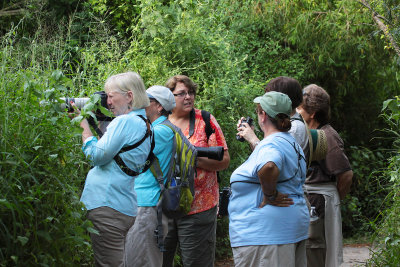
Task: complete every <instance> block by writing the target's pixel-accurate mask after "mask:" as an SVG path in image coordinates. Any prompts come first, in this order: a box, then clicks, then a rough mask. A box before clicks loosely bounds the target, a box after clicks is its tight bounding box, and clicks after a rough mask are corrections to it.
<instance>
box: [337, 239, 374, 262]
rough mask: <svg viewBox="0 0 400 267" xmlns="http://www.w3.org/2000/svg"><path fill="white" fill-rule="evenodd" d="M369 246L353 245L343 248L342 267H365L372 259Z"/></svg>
mask: <svg viewBox="0 0 400 267" xmlns="http://www.w3.org/2000/svg"><path fill="white" fill-rule="evenodd" d="M369 250H370V246H369V245H368V244H351V245H345V246H344V247H343V264H342V265H341V266H340V267H353V266H365V263H366V262H367V260H368V259H369V257H370V251H369Z"/></svg>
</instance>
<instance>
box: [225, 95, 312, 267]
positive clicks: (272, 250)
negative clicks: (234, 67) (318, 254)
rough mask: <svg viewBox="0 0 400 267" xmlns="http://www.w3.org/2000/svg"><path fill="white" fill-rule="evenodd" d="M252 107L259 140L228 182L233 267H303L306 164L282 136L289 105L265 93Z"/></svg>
mask: <svg viewBox="0 0 400 267" xmlns="http://www.w3.org/2000/svg"><path fill="white" fill-rule="evenodd" d="M254 103H256V104H257V109H256V113H257V117H258V124H259V126H260V128H261V130H262V131H263V133H264V138H263V139H262V140H261V141H260V142H259V143H258V144H256V145H255V148H254V151H253V152H252V153H251V155H250V156H249V158H248V159H247V160H246V161H245V162H244V163H243V164H242V165H241V166H239V167H238V168H237V169H236V170H235V171H234V172H233V173H232V176H231V179H230V182H231V190H232V195H231V198H230V202H229V206H228V211H229V236H230V241H231V246H232V251H233V258H234V262H235V266H237V267H238V266H255V267H262V266H291V267H306V266H307V260H306V239H307V237H308V225H309V220H310V217H309V213H308V208H307V205H306V200H305V198H304V192H303V188H302V186H303V184H304V182H305V179H306V161H305V157H304V153H303V150H302V148H301V147H300V145H299V144H298V143H297V142H296V141H295V139H294V138H293V137H292V136H291V135H290V134H289V133H288V131H289V129H290V128H291V122H290V114H291V112H292V102H291V100H290V99H289V97H288V96H287V95H286V94H283V93H280V92H275V91H271V92H268V93H266V94H264V95H263V96H260V97H257V98H255V99H254ZM243 127H244V126H240V127H239V128H240V129H239V130H242V129H241V128H243Z"/></svg>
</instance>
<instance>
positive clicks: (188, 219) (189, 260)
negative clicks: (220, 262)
mask: <svg viewBox="0 0 400 267" xmlns="http://www.w3.org/2000/svg"><path fill="white" fill-rule="evenodd" d="M166 87H168V88H170V89H171V91H172V93H173V94H174V96H175V102H176V107H175V108H174V109H173V111H172V114H171V115H170V116H169V118H168V119H169V120H170V121H171V122H172V123H173V124H175V125H176V126H177V127H179V128H180V129H181V130H182V132H183V134H184V135H185V136H186V137H187V138H188V139H189V141H190V142H191V143H192V144H193V145H195V146H198V147H210V146H223V147H224V150H225V151H224V157H223V159H222V161H217V160H212V159H208V158H203V157H202V158H198V159H197V176H196V178H195V197H194V201H193V203H192V209H191V211H190V212H189V214H188V215H187V216H184V217H183V218H179V219H175V220H170V222H169V225H168V230H169V232H168V235H167V237H166V239H165V247H166V252H164V262H163V266H172V265H173V258H174V254H175V251H176V247H177V244H178V242H179V246H180V249H181V256H182V261H183V265H184V266H204V267H207V266H210V267H213V266H214V254H215V235H216V225H217V206H218V200H219V186H218V182H217V173H216V172H217V171H220V170H223V169H226V168H227V167H228V165H229V161H230V157H229V153H228V147H227V144H226V141H225V137H224V135H223V133H222V130H221V128H220V127H219V125H218V123H217V121H216V119H215V118H214V116H212V115H210V124H211V128H212V129H213V134H211V135H210V137H209V138H207V134H206V132H205V126H206V124H205V122H204V120H203V117H202V114H201V110H198V109H195V108H194V100H195V97H196V89H197V84H195V83H194V82H193V81H192V80H190V78H189V77H187V76H184V75H177V76H174V77H172V78H170V79H169V80H168V81H167V83H166ZM191 117H192V120H193V118H194V127H193V126H192V127H190V121H191Z"/></svg>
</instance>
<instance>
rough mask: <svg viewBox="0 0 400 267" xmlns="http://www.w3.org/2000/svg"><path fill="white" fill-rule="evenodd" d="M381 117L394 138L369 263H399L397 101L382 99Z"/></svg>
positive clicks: (399, 129)
mask: <svg viewBox="0 0 400 267" xmlns="http://www.w3.org/2000/svg"><path fill="white" fill-rule="evenodd" d="M382 117H383V118H384V119H385V120H386V122H387V124H388V127H387V129H386V130H385V131H386V133H387V135H388V137H390V138H392V140H394V142H393V151H392V156H391V158H390V159H389V164H388V167H387V169H386V170H385V172H384V175H385V176H386V177H387V179H388V180H389V181H390V184H391V186H390V191H389V193H388V195H387V196H386V199H385V202H384V208H385V209H384V210H382V211H381V214H379V217H380V218H383V219H382V220H379V221H378V222H377V223H374V224H373V226H374V229H375V234H374V245H375V249H374V252H373V254H372V258H371V259H370V260H369V261H368V265H369V266H399V264H400V194H399V190H400V176H399V173H400V172H399V171H400V154H399V151H400V150H399V149H400V143H399V140H400V139H399V137H400V124H399V123H400V100H399V98H398V97H396V99H389V100H387V101H385V102H384V106H383V109H382Z"/></svg>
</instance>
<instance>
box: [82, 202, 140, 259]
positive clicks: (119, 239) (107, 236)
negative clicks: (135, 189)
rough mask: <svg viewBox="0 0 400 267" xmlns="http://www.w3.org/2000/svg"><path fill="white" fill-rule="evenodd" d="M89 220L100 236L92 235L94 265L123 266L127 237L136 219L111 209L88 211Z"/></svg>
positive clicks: (101, 208) (102, 208)
mask: <svg viewBox="0 0 400 267" xmlns="http://www.w3.org/2000/svg"><path fill="white" fill-rule="evenodd" d="M87 217H88V219H89V220H90V221H92V223H93V226H94V229H96V230H97V231H98V232H99V234H94V233H90V238H91V239H92V248H93V251H94V260H95V262H94V265H95V266H96V267H97V266H110V267H117V266H123V259H124V244H125V237H126V234H127V233H128V230H129V228H131V226H132V225H133V224H134V222H135V217H132V216H128V215H125V214H123V213H121V212H118V211H116V210H114V209H112V208H109V207H100V208H96V209H93V210H90V211H88V216H87Z"/></svg>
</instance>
